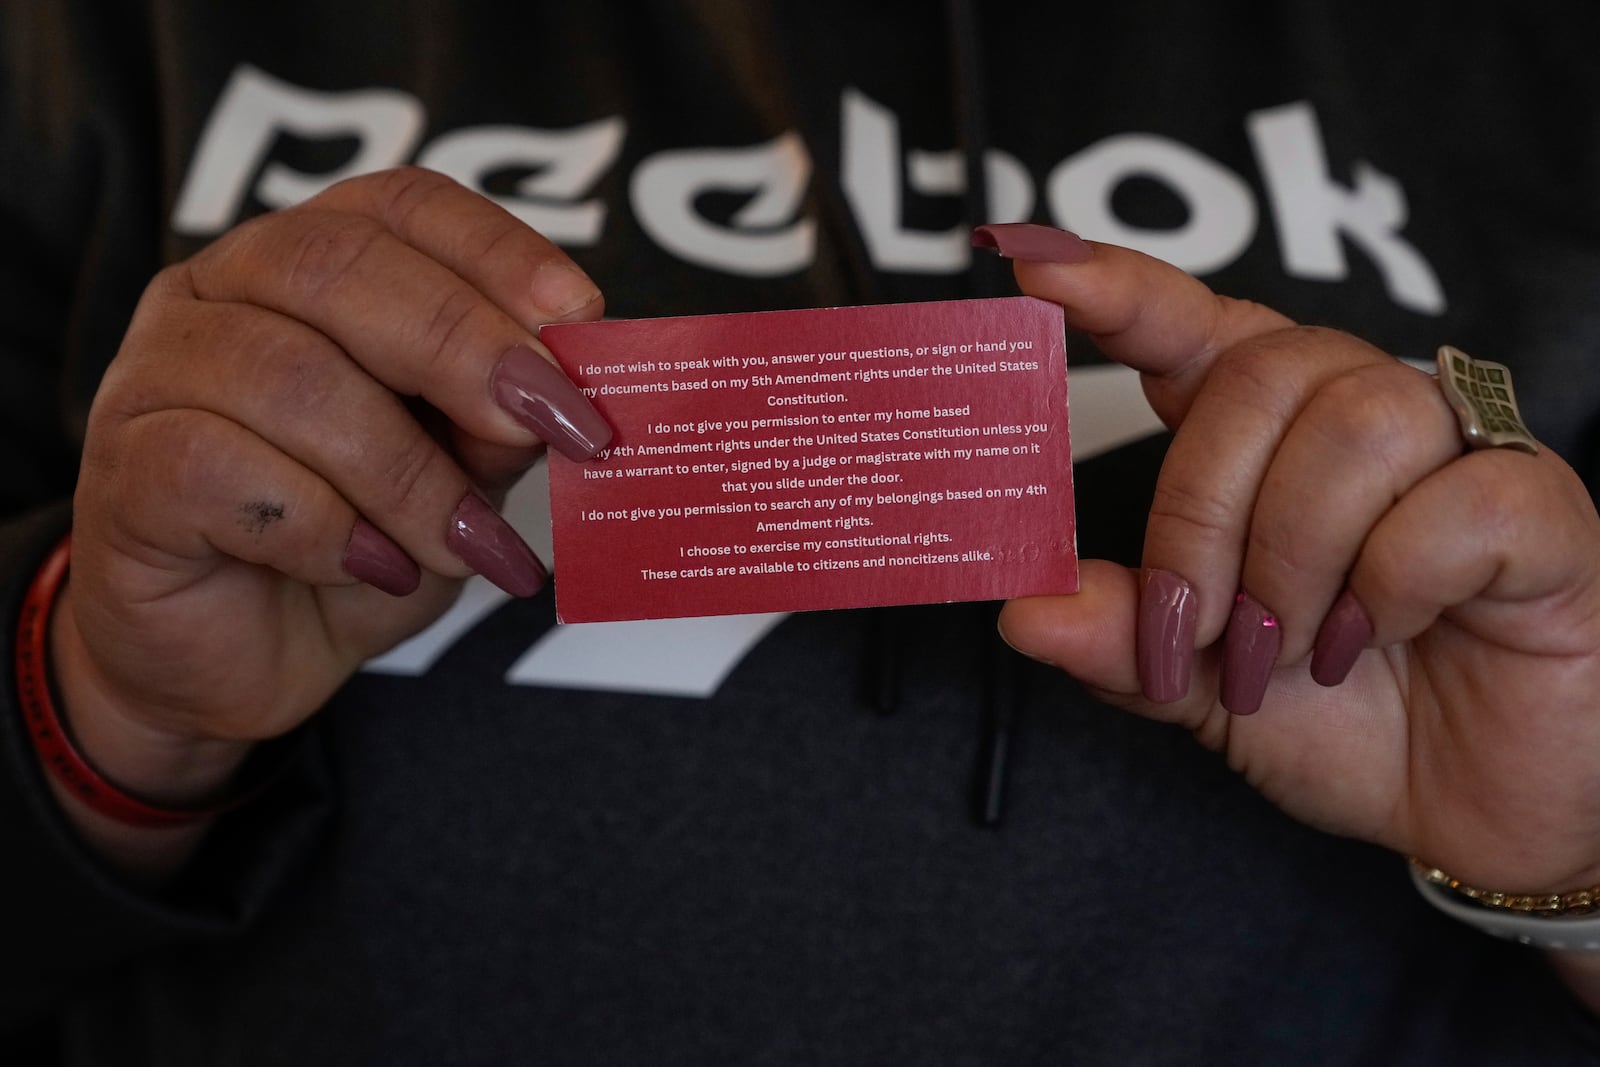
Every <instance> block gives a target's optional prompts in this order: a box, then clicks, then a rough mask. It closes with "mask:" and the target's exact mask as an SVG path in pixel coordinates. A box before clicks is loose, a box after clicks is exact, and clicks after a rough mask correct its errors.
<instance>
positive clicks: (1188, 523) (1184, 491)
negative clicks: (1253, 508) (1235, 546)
mask: <svg viewBox="0 0 1600 1067" xmlns="http://www.w3.org/2000/svg"><path fill="white" fill-rule="evenodd" d="M1150 522H1151V524H1152V525H1163V526H1168V527H1171V530H1170V533H1171V535H1172V536H1173V538H1174V539H1175V540H1178V539H1181V540H1184V541H1193V542H1195V543H1199V544H1214V543H1216V542H1218V541H1222V540H1225V539H1227V538H1229V537H1231V536H1233V531H1234V530H1235V522H1236V519H1235V515H1234V511H1233V509H1232V508H1231V507H1230V506H1229V505H1228V502H1227V501H1226V500H1225V499H1224V498H1223V497H1222V496H1220V495H1218V494H1217V493H1214V492H1206V491H1204V490H1196V489H1193V488H1191V487H1190V486H1189V485H1187V484H1185V483H1180V482H1178V481H1176V480H1174V479H1169V478H1161V479H1158V480H1157V482H1156V488H1155V493H1154V494H1153V496H1152V497H1151V503H1150Z"/></svg>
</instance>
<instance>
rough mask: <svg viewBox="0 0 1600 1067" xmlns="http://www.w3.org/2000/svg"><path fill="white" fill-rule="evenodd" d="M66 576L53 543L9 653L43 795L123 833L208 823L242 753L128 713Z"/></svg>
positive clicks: (232, 745)
mask: <svg viewBox="0 0 1600 1067" xmlns="http://www.w3.org/2000/svg"><path fill="white" fill-rule="evenodd" d="M66 569H67V542H65V541H63V542H62V544H61V545H60V546H58V547H57V549H56V550H55V552H54V553H53V554H52V555H51V556H50V557H49V558H48V559H47V560H46V562H45V564H44V565H43V566H42V567H41V568H40V571H39V573H38V574H37V576H36V578H35V580H34V582H33V585H32V587H31V588H30V589H29V591H28V594H27V597H26V599H25V601H24V607H23V614H22V619H21V623H20V626H19V629H18V640H17V647H16V657H17V680H18V686H19V690H20V696H21V698H22V708H23V715H24V718H25V719H26V721H27V725H28V734H29V737H30V738H31V740H32V741H33V743H34V746H35V748H36V750H37V751H38V754H39V757H40V760H41V763H42V764H43V766H44V769H45V770H46V772H47V776H48V777H49V778H50V781H51V785H52V788H53V789H55V791H56V793H57V795H58V796H61V795H67V796H71V797H72V798H73V799H74V801H75V804H74V805H72V806H71V807H72V809H73V811H74V813H75V814H76V813H77V811H78V810H80V809H87V810H92V811H94V812H95V813H96V814H97V816H99V817H103V818H108V819H110V820H111V821H112V822H120V823H122V824H124V825H125V826H127V827H129V828H135V829H140V830H151V829H172V828H175V827H178V826H185V825H190V824H195V823H203V822H206V821H209V818H210V816H212V815H214V814H215V813H216V812H217V811H219V810H221V808H222V807H224V806H226V805H224V804H218V803H217V798H218V797H219V796H220V795H221V794H222V793H223V792H224V791H225V790H226V787H227V785H228V783H229V782H230V780H231V779H232V778H233V777H234V775H235V773H236V771H237V770H238V768H239V766H240V764H241V763H242V762H243V760H244V758H245V756H246V755H247V754H248V752H249V751H250V747H251V746H250V745H249V743H247V742H238V741H222V740H212V739H207V738H198V737H187V736H183V735H181V734H177V733H175V732H172V731H169V730H164V729H161V728H160V727H159V726H157V725H156V724H155V722H154V721H153V720H151V719H147V718H141V717H139V716H137V715H134V714H129V713H128V710H127V709H126V708H125V707H124V706H123V705H122V704H121V703H120V702H119V699H118V698H117V696H116V695H115V694H114V692H113V690H112V688H111V687H110V686H109V685H107V684H105V682H104V679H103V676H102V675H101V674H100V672H99V671H98V670H97V668H96V666H95V663H94V660H93V658H92V657H91V655H90V654H89V650H88V647H87V645H86V643H85V642H84V641H83V639H82V635H81V634H80V632H79V630H78V627H77V625H76V620H75V618H74V616H73V612H72V598H71V596H70V594H68V593H67V591H66ZM75 821H76V820H75Z"/></svg>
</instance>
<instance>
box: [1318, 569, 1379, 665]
mask: <svg viewBox="0 0 1600 1067" xmlns="http://www.w3.org/2000/svg"><path fill="white" fill-rule="evenodd" d="M1370 640H1372V617H1371V616H1370V615H1368V614H1367V609H1366V608H1364V607H1362V606H1361V601H1359V600H1357V599H1356V596H1355V594H1354V593H1352V592H1350V590H1348V589H1346V590H1345V591H1344V593H1343V594H1342V595H1341V596H1340V597H1339V599H1338V600H1335V601H1334V602H1333V607H1332V608H1331V609H1330V610H1329V611H1328V617H1327V618H1326V619H1323V620H1322V626H1321V628H1319V629H1318V630H1317V641H1316V644H1315V645H1313V646H1312V649H1311V678H1312V680H1313V681H1314V682H1316V683H1317V684H1318V685H1328V686H1333V685H1338V684H1339V683H1340V682H1342V681H1344V680H1345V678H1346V677H1347V676H1348V675H1349V674H1350V668H1352V667H1354V666H1355V665H1356V660H1357V659H1359V658H1360V656H1361V653H1362V652H1363V651H1365V649H1366V647H1367V642H1368V641H1370Z"/></svg>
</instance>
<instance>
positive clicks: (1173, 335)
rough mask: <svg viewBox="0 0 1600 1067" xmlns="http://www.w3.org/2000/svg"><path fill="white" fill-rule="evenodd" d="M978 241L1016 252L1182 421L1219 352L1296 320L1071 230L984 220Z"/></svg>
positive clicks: (1071, 316) (1035, 285)
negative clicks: (1215, 290)
mask: <svg viewBox="0 0 1600 1067" xmlns="http://www.w3.org/2000/svg"><path fill="white" fill-rule="evenodd" d="M972 243H973V245H974V246H976V247H978V248H990V249H993V250H994V251H995V252H998V253H999V254H1000V255H1002V256H1005V257H1007V258H1008V259H1011V260H1013V261H1014V263H1015V272H1016V278H1017V285H1018V286H1019V287H1020V288H1021V289H1022V291H1023V292H1024V293H1027V294H1028V295H1029V296H1036V297H1039V298H1041V299H1043V300H1049V301H1051V302H1053V303H1056V304H1060V305H1061V307H1062V310H1063V311H1064V312H1065V313H1066V321H1067V326H1068V327H1069V328H1070V329H1074V330H1079V331H1082V332H1084V333H1087V334H1088V335H1089V336H1090V337H1091V338H1092V339H1093V340H1094V342H1095V344H1096V345H1097V346H1098V347H1099V348H1100V350H1101V351H1102V352H1104V353H1105V354H1106V355H1107V356H1109V357H1110V358H1112V359H1114V360H1116V361H1117V362H1118V363H1122V364H1124V365H1126V366H1129V367H1132V368H1133V369H1134V370H1136V371H1139V372H1140V374H1141V375H1142V376H1143V380H1144V389H1145V395H1146V396H1147V397H1149V399H1150V404H1151V406H1152V407H1153V408H1155V411H1156V414H1157V415H1159V416H1160V417H1161V419H1162V420H1163V421H1164V422H1166V424H1167V425H1168V426H1169V427H1176V426H1177V425H1178V423H1180V422H1182V421H1183V416H1184V415H1185V413H1187V412H1188V410H1189V404H1190V402H1191V401H1192V400H1193V399H1194V396H1195V394H1196V393H1197V392H1199V390H1200V387H1201V385H1202V384H1204V382H1205V379H1206V375H1207V374H1208V373H1209V372H1210V370H1211V365H1212V363H1214V362H1215V360H1216V358H1217V356H1219V355H1220V354H1222V353H1223V352H1226V351H1227V350H1228V349H1229V348H1232V347H1233V346H1234V345H1236V344H1238V343H1240V342H1241V341H1246V340H1248V339H1250V338H1252V337H1256V336H1259V335H1261V334H1264V333H1270V332H1272V331H1274V330H1282V329H1286V328H1289V327H1292V326H1294V322H1293V321H1292V320H1291V319H1289V318H1288V317H1286V316H1284V315H1281V314H1279V313H1278V312H1276V311H1273V310H1272V309H1271V308H1269V307H1266V306H1264V305H1262V304H1256V303H1253V302H1251V301H1248V300H1236V299H1233V298H1232V297H1226V296H1219V295H1218V294H1216V293H1214V292H1212V291H1211V289H1210V288H1209V287H1208V286H1207V285H1206V284H1205V283H1204V282H1202V281H1200V280H1199V279H1198V278H1196V277H1194V276H1193V275H1192V274H1188V273H1186V272H1185V271H1182V270H1179V269H1178V268H1177V267H1174V266H1173V265H1172V264H1170V263H1166V262H1163V261H1162V260H1159V259H1156V258H1154V257H1152V256H1147V255H1145V254H1144V253H1142V252H1135V251H1134V250H1133V249H1131V248H1123V247H1121V246H1119V245H1109V244H1100V243H1098V242H1090V241H1085V240H1083V239H1082V238H1080V237H1078V236H1077V235H1076V234H1074V233H1071V232H1069V231H1067V230H1056V229H1052V228H1050V227H1048V226H1038V225H1035V224H1033V223H997V224H992V225H988V226H979V227H978V228H977V229H976V230H974V231H973V234H972Z"/></svg>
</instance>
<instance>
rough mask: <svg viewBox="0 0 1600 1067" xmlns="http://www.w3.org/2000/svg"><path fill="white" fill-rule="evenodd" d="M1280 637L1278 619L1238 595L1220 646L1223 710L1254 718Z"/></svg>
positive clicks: (1275, 658)
mask: <svg viewBox="0 0 1600 1067" xmlns="http://www.w3.org/2000/svg"><path fill="white" fill-rule="evenodd" d="M1282 643H1283V635H1282V634H1281V633H1280V632H1279V630H1278V619H1277V617H1276V616H1275V615H1273V614H1272V613H1271V612H1270V611H1268V610H1267V609H1266V608H1264V607H1262V606H1261V604H1260V603H1259V602H1258V601H1257V600H1256V599H1255V598H1254V597H1252V596H1249V595H1248V594H1246V593H1240V594H1239V599H1238V601H1237V602H1236V603H1235V605H1234V608H1233V617H1232V618H1231V619H1229V620H1228V634H1227V637H1225V638H1224V639H1223V644H1222V693H1221V699H1222V706H1223V707H1224V708H1227V709H1228V710H1229V711H1231V712H1232V713H1233V714H1235V715H1253V714H1255V713H1256V712H1257V711H1259V710H1260V709H1261V701H1262V699H1263V698H1264V697H1265V696H1266V695H1267V682H1268V681H1270V680H1271V678H1272V668H1273V666H1274V665H1275V664H1276V663H1277V662H1278V647H1279V645H1281V644H1282Z"/></svg>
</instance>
